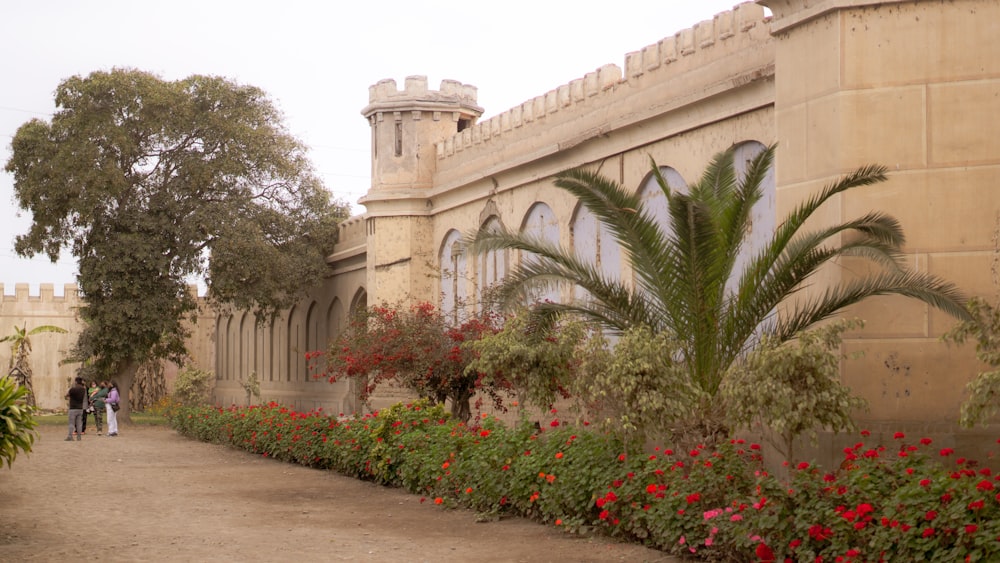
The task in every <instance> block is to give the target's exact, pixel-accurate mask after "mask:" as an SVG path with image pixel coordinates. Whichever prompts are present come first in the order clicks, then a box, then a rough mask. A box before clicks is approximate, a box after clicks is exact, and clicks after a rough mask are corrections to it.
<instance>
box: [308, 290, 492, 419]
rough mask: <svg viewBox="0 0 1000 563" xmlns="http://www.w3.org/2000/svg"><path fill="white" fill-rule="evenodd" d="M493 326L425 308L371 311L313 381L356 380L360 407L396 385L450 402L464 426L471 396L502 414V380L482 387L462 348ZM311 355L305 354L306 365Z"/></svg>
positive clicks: (483, 318) (356, 321) (485, 318)
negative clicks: (477, 396)
mask: <svg viewBox="0 0 1000 563" xmlns="http://www.w3.org/2000/svg"><path fill="white" fill-rule="evenodd" d="M496 324H497V323H496V319H495V318H494V317H493V315H492V314H489V313H484V314H481V315H480V316H477V317H471V318H469V319H466V320H465V321H463V322H461V323H458V324H455V323H452V322H451V321H450V320H449V319H447V318H446V317H445V315H444V314H443V313H442V312H441V311H440V310H439V309H436V308H435V307H434V306H433V305H431V304H429V303H419V304H417V305H414V306H413V307H411V308H409V309H401V308H398V307H395V308H393V307H382V306H375V307H370V308H369V309H368V310H366V311H364V312H363V313H362V314H360V315H357V316H355V317H354V318H353V319H352V320H351V323H350V325H349V326H348V327H347V329H346V330H344V331H342V332H341V333H340V335H339V336H338V337H337V340H336V341H334V342H333V344H332V345H331V347H330V351H329V354H328V357H327V358H326V359H327V367H326V371H325V373H324V374H320V375H317V377H320V376H323V375H325V377H326V378H327V380H328V381H329V382H330V383H333V382H335V381H337V380H339V379H342V378H345V377H346V378H350V379H354V380H355V381H357V382H358V383H359V385H358V387H359V389H360V398H361V400H362V401H367V399H368V397H369V396H370V395H371V394H372V392H373V391H374V390H375V388H376V387H377V386H378V385H379V384H380V383H383V382H390V381H392V382H396V383H398V384H399V385H401V386H403V387H405V388H407V389H410V390H411V391H413V392H414V393H416V394H417V395H418V396H420V397H425V398H428V399H431V400H433V401H435V402H437V403H444V402H445V400H451V404H452V414H453V415H454V416H455V417H456V418H459V419H461V420H468V419H469V417H470V416H471V412H472V409H471V407H470V401H471V399H472V396H473V395H474V394H476V393H477V392H479V393H481V394H482V395H485V396H487V397H490V398H491V399H492V400H493V402H494V404H495V405H496V406H497V408H503V407H502V398H501V396H500V393H502V392H503V391H505V390H506V389H508V388H509V385H508V384H507V382H506V380H505V379H504V378H502V377H499V376H497V377H493V378H491V379H489V380H488V381H484V379H483V374H482V373H479V372H477V371H475V370H467V369H466V367H467V366H468V365H469V363H470V362H471V361H472V360H473V359H474V357H475V353H474V352H473V351H472V350H471V349H469V348H467V347H463V346H462V344H463V343H464V342H468V341H473V340H478V339H480V338H482V337H483V335H485V334H491V333H493V332H495V331H496ZM314 354H315V353H313V352H310V353H309V354H307V360H310V359H312V357H313V356H314Z"/></svg>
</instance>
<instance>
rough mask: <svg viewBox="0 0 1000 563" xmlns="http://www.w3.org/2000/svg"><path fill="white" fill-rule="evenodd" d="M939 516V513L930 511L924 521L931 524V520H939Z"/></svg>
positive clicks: (925, 515)
mask: <svg viewBox="0 0 1000 563" xmlns="http://www.w3.org/2000/svg"><path fill="white" fill-rule="evenodd" d="M937 515H938V513H937V512H934V511H933V510H928V511H927V513H926V514H924V520H927V521H928V522H930V521H931V520H933V519H935V518H937Z"/></svg>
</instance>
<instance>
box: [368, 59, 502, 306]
mask: <svg viewBox="0 0 1000 563" xmlns="http://www.w3.org/2000/svg"><path fill="white" fill-rule="evenodd" d="M368 101H369V103H368V106H366V107H365V108H364V109H363V110H362V111H361V114H362V115H364V116H365V118H366V119H367V120H368V123H369V125H370V126H371V131H372V137H371V138H372V147H371V148H372V183H371V188H369V190H368V193H367V194H366V195H365V197H363V198H362V199H361V203H363V204H364V205H365V207H366V208H367V213H366V217H367V220H366V225H365V227H366V239H367V241H366V242H367V266H368V267H367V279H366V286H367V290H368V301H369V304H376V303H387V302H395V301H400V300H402V301H407V302H415V301H430V302H432V303H437V295H436V294H435V289H436V288H437V287H438V284H437V283H436V282H435V280H434V276H435V274H436V272H437V268H436V265H435V255H436V250H437V249H436V246H435V245H434V241H433V240H432V237H431V232H432V224H431V215H432V213H433V202H432V200H431V199H430V193H429V192H430V191H431V189H432V188H433V186H434V172H435V168H436V167H435V162H436V158H437V150H436V147H435V145H436V143H438V142H440V141H443V140H444V139H446V138H448V137H451V136H452V135H454V134H455V133H456V132H459V131H462V130H463V129H466V128H468V127H471V126H472V125H473V124H475V122H476V119H478V118H479V116H481V115H482V113H483V109H482V108H481V107H479V106H477V105H476V89H475V87H474V86H470V85H467V84H462V83H460V82H456V81H454V80H443V81H441V89H440V90H437V91H435V90H428V89H427V77H425V76H410V77H407V79H406V85H405V87H404V89H403V90H401V91H400V90H398V89H397V88H396V81H395V80H381V81H379V82H378V83H377V84H375V85H374V86H371V87H370V88H369V89H368Z"/></svg>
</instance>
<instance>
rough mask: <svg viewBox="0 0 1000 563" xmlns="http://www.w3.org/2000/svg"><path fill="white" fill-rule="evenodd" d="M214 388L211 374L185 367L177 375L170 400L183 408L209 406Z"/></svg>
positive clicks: (213, 377) (213, 378)
mask: <svg viewBox="0 0 1000 563" xmlns="http://www.w3.org/2000/svg"><path fill="white" fill-rule="evenodd" d="M214 387H215V375H214V374H213V373H212V372H210V371H204V370H201V369H198V368H195V367H192V366H186V367H184V368H183V369H181V370H180V372H178V373H177V379H176V380H175V381H174V392H173V395H172V398H173V401H174V402H176V403H177V404H178V405H180V406H185V407H193V406H198V405H207V404H211V402H212V390H213V389H214Z"/></svg>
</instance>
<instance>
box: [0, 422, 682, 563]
mask: <svg viewBox="0 0 1000 563" xmlns="http://www.w3.org/2000/svg"><path fill="white" fill-rule="evenodd" d="M64 437H65V428H64V427H52V426H46V427H41V428H40V437H39V440H38V441H36V443H35V449H34V451H33V452H32V454H31V455H30V456H27V457H25V456H19V457H18V459H17V461H15V462H14V465H13V467H12V468H11V469H6V466H5V467H4V468H3V469H2V470H0V560H4V561H60V560H61V561H71V560H87V561H97V560H101V561H209V560H213V561H279V560H288V559H289V558H295V559H297V560H303V561H407V562H411V561H428V562H439V561H477V562H480V563H481V562H490V561H497V562H499V561H503V562H507V561H511V562H513V561H525V562H533V561H539V562H542V561H545V562H548V561H581V562H582V561H593V562H598V561H629V562H640V561H650V562H653V561H655V562H663V563H665V562H674V561H676V560H675V559H672V558H670V557H667V556H665V555H663V554H662V553H660V552H657V551H653V550H648V549H645V548H642V547H639V546H634V545H624V544H616V543H614V542H610V541H607V540H602V539H581V538H577V537H574V536H570V535H568V534H565V533H562V532H560V531H559V530H558V529H556V528H554V527H551V526H543V525H540V524H536V523H532V522H529V521H527V520H522V519H507V520H502V521H500V522H491V523H476V522H475V518H474V515H473V514H472V513H471V512H467V511H464V510H443V509H441V508H439V507H436V506H434V505H432V504H427V503H424V504H421V503H420V497H418V496H414V495H410V494H407V493H405V492H403V491H400V490H397V489H388V488H385V487H379V486H376V485H372V484H369V483H364V482H361V481H357V480H354V479H349V478H346V477H342V476H340V475H337V474H334V473H331V472H326V471H319V470H314V469H307V468H304V467H298V466H294V465H288V464H284V463H280V462H276V461H273V460H269V459H265V458H262V457H258V456H254V455H251V454H248V453H245V452H241V451H237V450H232V449H229V448H226V447H222V446H217V445H212V444H204V443H200V442H195V441H192V440H188V439H186V438H183V437H181V436H179V435H177V434H176V433H175V432H174V431H173V430H170V429H168V428H165V427H141V426H138V427H137V426H130V427H125V428H123V429H122V432H121V436H119V437H117V438H108V437H98V436H90V435H88V436H86V437H84V439H83V441H81V442H65V441H63V438H64Z"/></svg>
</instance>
